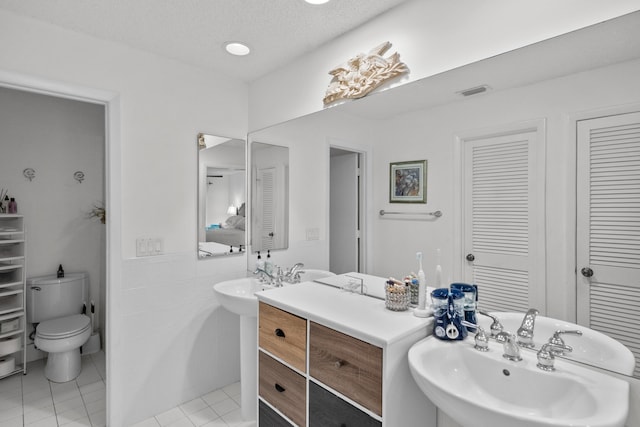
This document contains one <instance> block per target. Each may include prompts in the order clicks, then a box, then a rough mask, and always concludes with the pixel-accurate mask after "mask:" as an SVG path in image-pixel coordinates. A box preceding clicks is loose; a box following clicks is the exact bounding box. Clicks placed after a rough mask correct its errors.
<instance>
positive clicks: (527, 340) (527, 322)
mask: <svg viewBox="0 0 640 427" xmlns="http://www.w3.org/2000/svg"><path fill="white" fill-rule="evenodd" d="M537 315H538V310H536V309H535V308H530V309H529V310H528V311H527V314H525V315H524V319H522V324H521V325H520V327H519V328H518V332H517V335H518V345H521V346H522V347H526V348H533V347H534V344H533V328H534V327H535V324H536V316H537Z"/></svg>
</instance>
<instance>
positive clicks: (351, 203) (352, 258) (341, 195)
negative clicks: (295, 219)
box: [329, 152, 360, 274]
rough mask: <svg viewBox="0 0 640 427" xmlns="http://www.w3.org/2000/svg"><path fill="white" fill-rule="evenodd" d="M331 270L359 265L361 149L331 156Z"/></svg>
mask: <svg viewBox="0 0 640 427" xmlns="http://www.w3.org/2000/svg"><path fill="white" fill-rule="evenodd" d="M330 163H331V166H330V168H331V173H330V196H329V199H330V216H331V218H330V229H329V243H330V249H329V270H331V271H332V272H334V273H336V274H342V273H349V272H353V271H355V272H357V271H360V268H359V258H360V250H359V248H360V245H359V232H360V231H359V221H358V216H359V198H360V196H359V184H358V179H359V176H358V153H353V152H351V153H344V154H340V155H335V156H332V157H331V161H330Z"/></svg>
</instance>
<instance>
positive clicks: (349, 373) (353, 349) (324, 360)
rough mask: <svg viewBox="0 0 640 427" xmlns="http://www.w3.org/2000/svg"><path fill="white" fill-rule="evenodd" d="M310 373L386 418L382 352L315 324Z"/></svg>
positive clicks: (311, 328) (311, 343)
mask: <svg viewBox="0 0 640 427" xmlns="http://www.w3.org/2000/svg"><path fill="white" fill-rule="evenodd" d="M309 373H310V374H311V376H312V377H314V378H316V379H317V380H319V381H320V382H322V383H324V384H326V385H328V386H329V387H331V388H333V389H334V390H336V391H338V392H340V393H342V394H344V395H345V396H347V397H349V399H352V400H353V401H355V402H358V403H359V404H360V405H362V406H364V407H365V408H367V409H369V410H371V411H372V412H373V413H375V414H377V415H382V349H381V348H379V347H376V346H374V345H371V344H369V343H366V342H364V341H361V340H358V339H356V338H353V337H351V336H349V335H346V334H343V333H340V332H337V331H334V330H333V329H330V328H327V327H325V326H322V325H319V324H317V323H314V322H311V326H310V332H309Z"/></svg>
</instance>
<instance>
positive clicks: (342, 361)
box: [333, 360, 344, 369]
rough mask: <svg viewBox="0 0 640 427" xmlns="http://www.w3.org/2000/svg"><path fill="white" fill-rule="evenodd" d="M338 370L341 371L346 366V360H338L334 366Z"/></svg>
mask: <svg viewBox="0 0 640 427" xmlns="http://www.w3.org/2000/svg"><path fill="white" fill-rule="evenodd" d="M333 365H334V366H335V367H336V369H340V368H342V367H343V366H344V360H336V363H334V364H333Z"/></svg>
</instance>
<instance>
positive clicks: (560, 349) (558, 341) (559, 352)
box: [549, 330, 582, 356]
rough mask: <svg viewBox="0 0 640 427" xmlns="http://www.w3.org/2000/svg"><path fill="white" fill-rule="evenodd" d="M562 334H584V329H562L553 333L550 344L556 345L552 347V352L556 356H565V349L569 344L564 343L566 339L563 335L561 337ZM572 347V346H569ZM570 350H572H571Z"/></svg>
mask: <svg viewBox="0 0 640 427" xmlns="http://www.w3.org/2000/svg"><path fill="white" fill-rule="evenodd" d="M562 334H570V335H578V336H582V331H578V330H575V331H562V330H557V331H555V332H554V333H553V336H552V337H551V338H549V344H553V345H554V347H552V348H551V350H550V351H551V353H552V354H553V355H554V356H564V349H565V348H566V347H569V346H567V345H566V344H565V343H564V340H563V339H562V337H560V335H562ZM569 348H571V347H569ZM569 351H570V350H569Z"/></svg>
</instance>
